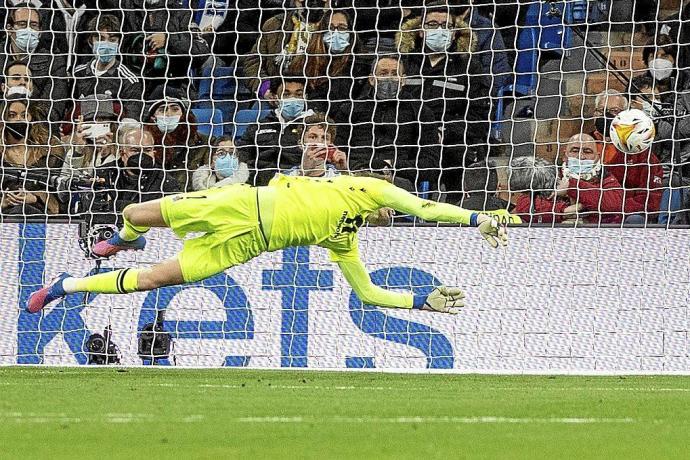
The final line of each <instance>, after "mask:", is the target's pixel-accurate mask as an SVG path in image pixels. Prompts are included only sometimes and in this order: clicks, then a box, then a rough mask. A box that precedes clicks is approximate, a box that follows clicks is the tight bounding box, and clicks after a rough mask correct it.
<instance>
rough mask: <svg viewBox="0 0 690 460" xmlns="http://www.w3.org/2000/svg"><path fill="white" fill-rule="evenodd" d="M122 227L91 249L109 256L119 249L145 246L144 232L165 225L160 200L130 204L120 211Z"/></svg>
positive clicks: (138, 249)
mask: <svg viewBox="0 0 690 460" xmlns="http://www.w3.org/2000/svg"><path fill="white" fill-rule="evenodd" d="M122 217H123V220H124V225H123V226H122V229H121V230H120V231H119V232H118V233H116V234H115V235H114V236H113V237H112V238H110V239H109V240H107V241H100V242H98V243H97V244H95V245H94V247H93V248H92V249H91V252H93V254H94V255H96V256H98V257H110V256H113V255H115V254H117V253H118V252H120V251H127V250H135V251H140V250H142V249H144V248H145V247H146V239H145V238H144V234H145V233H146V232H148V231H149V229H150V228H151V227H167V226H168V224H166V223H165V220H164V219H163V213H162V211H161V200H154V201H149V202H146V203H139V204H131V205H129V206H127V207H126V208H125V209H124V211H123V212H122Z"/></svg>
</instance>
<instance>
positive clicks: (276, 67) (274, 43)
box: [239, 0, 326, 98]
mask: <svg viewBox="0 0 690 460" xmlns="http://www.w3.org/2000/svg"><path fill="white" fill-rule="evenodd" d="M287 3H289V4H290V5H291V6H290V7H287V8H286V9H285V13H283V14H279V15H277V16H274V17H272V18H270V19H269V20H267V21H266V22H265V23H264V25H263V26H262V27H261V34H260V35H259V38H258V40H257V42H256V44H255V45H254V47H253V48H252V49H251V51H250V52H249V53H248V54H247V55H245V56H243V57H241V58H240V59H239V64H240V67H241V68H242V69H243V72H244V75H243V77H244V78H243V81H244V84H245V85H246V86H247V87H248V88H249V89H250V90H251V91H252V92H254V93H257V94H258V96H259V97H262V98H263V97H265V98H270V97H272V96H271V95H270V94H268V95H267V94H266V93H267V91H270V86H271V79H272V78H274V77H278V76H281V75H282V76H285V75H298V74H304V73H305V65H306V60H307V55H308V51H307V50H308V48H309V47H310V45H311V46H312V47H313V46H314V44H313V43H310V42H311V41H312V40H313V38H314V37H316V35H317V34H316V33H315V32H318V31H319V28H320V24H322V20H323V18H324V14H325V6H326V4H325V0H293V1H292V2H291V3H290V2H287ZM312 65H313V64H312ZM273 96H275V95H273Z"/></svg>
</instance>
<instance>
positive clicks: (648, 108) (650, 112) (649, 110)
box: [642, 99, 659, 117]
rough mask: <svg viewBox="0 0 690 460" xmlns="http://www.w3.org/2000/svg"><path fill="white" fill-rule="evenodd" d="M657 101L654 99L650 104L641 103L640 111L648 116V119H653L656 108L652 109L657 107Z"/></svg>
mask: <svg viewBox="0 0 690 460" xmlns="http://www.w3.org/2000/svg"><path fill="white" fill-rule="evenodd" d="M658 104H659V101H657V100H656V99H653V100H652V102H648V101H644V100H643V101H642V111H643V112H644V113H646V114H647V115H649V116H650V117H655V116H656V108H655V107H654V106H655V105H658Z"/></svg>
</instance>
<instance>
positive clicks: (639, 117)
mask: <svg viewBox="0 0 690 460" xmlns="http://www.w3.org/2000/svg"><path fill="white" fill-rule="evenodd" d="M609 136H611V142H613V145H615V146H616V148H617V149H618V150H620V151H621V152H623V153H630V154H635V153H640V152H644V151H645V150H647V149H648V148H649V147H651V145H652V142H654V136H656V129H655V128H654V122H653V121H652V119H651V118H650V117H649V115H647V114H646V113H644V112H643V111H642V110H638V109H630V110H624V111H622V112H621V113H619V114H618V115H616V118H614V119H613V122H612V123H611V128H610V129H609Z"/></svg>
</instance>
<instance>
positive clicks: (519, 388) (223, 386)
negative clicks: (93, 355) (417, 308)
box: [0, 378, 690, 393]
mask: <svg viewBox="0 0 690 460" xmlns="http://www.w3.org/2000/svg"><path fill="white" fill-rule="evenodd" d="M265 382H266V383H260V384H259V385H255V384H254V382H253V381H251V382H250V383H247V384H245V385H238V384H223V383H200V384H190V385H185V384H179V383H140V384H139V386H144V387H163V388H209V389H239V388H257V387H259V386H260V387H263V388H270V389H275V390H327V391H393V392H400V391H428V390H429V388H428V387H410V386H404V385H400V386H356V385H333V386H329V385H308V384H305V385H269V383H270V380H269V378H266V380H265ZM32 384H36V385H44V383H42V382H30V381H29V382H0V386H18V385H21V386H26V385H32ZM483 389H484V390H490V391H540V392H543V391H624V392H642V393H690V388H670V387H669V388H666V387H661V388H655V387H557V386H553V387H552V386H536V385H528V386H503V387H483ZM470 390H471V388H468V391H470ZM439 391H443V390H439ZM454 391H455V390H454Z"/></svg>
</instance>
